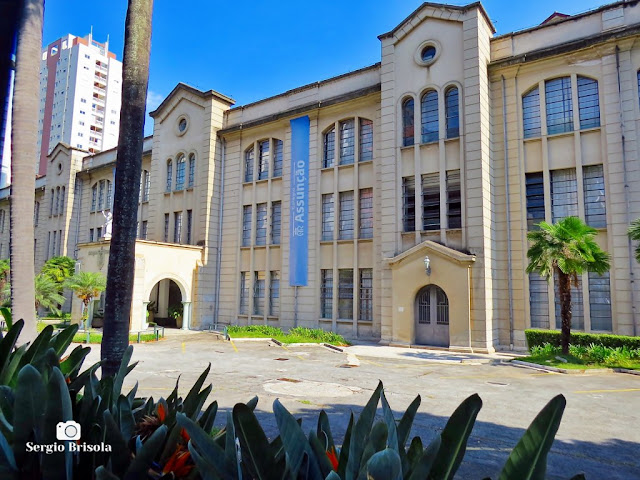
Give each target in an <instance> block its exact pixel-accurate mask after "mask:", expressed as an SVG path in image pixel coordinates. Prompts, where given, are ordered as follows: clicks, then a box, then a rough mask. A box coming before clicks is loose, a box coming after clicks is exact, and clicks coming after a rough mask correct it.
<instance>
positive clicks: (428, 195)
mask: <svg viewBox="0 0 640 480" xmlns="http://www.w3.org/2000/svg"><path fill="white" fill-rule="evenodd" d="M422 229H423V230H440V175H439V174H438V173H428V174H425V175H422Z"/></svg>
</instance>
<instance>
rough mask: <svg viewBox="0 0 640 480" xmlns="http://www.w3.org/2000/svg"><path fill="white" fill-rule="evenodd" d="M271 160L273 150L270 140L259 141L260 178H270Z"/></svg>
mask: <svg viewBox="0 0 640 480" xmlns="http://www.w3.org/2000/svg"><path fill="white" fill-rule="evenodd" d="M270 161H271V152H270V149H269V140H263V141H261V142H259V143H258V180H265V179H267V178H269V162H270Z"/></svg>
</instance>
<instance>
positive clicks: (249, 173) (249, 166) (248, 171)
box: [244, 147, 254, 182]
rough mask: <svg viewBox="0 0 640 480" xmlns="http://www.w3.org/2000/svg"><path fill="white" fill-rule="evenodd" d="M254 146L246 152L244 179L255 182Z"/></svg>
mask: <svg viewBox="0 0 640 480" xmlns="http://www.w3.org/2000/svg"><path fill="white" fill-rule="evenodd" d="M253 158H254V151H253V147H251V148H249V149H248V150H247V151H246V152H244V181H245V182H253Z"/></svg>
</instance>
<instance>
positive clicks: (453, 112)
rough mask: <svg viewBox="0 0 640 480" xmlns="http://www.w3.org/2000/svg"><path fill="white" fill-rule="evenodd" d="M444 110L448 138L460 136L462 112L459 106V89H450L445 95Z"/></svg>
mask: <svg viewBox="0 0 640 480" xmlns="http://www.w3.org/2000/svg"><path fill="white" fill-rule="evenodd" d="M444 110H445V116H446V120H447V125H446V127H447V138H457V137H459V136H460V112H459V105H458V89H457V88H456V87H449V88H448V89H447V91H446V92H445V94H444Z"/></svg>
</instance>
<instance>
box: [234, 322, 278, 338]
mask: <svg viewBox="0 0 640 480" xmlns="http://www.w3.org/2000/svg"><path fill="white" fill-rule="evenodd" d="M227 332H228V333H229V335H233V334H238V333H260V334H263V335H264V336H265V337H277V336H279V335H284V333H283V332H282V330H281V329H280V328H278V327H272V326H269V325H244V326H240V325H229V326H228V327H227Z"/></svg>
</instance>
